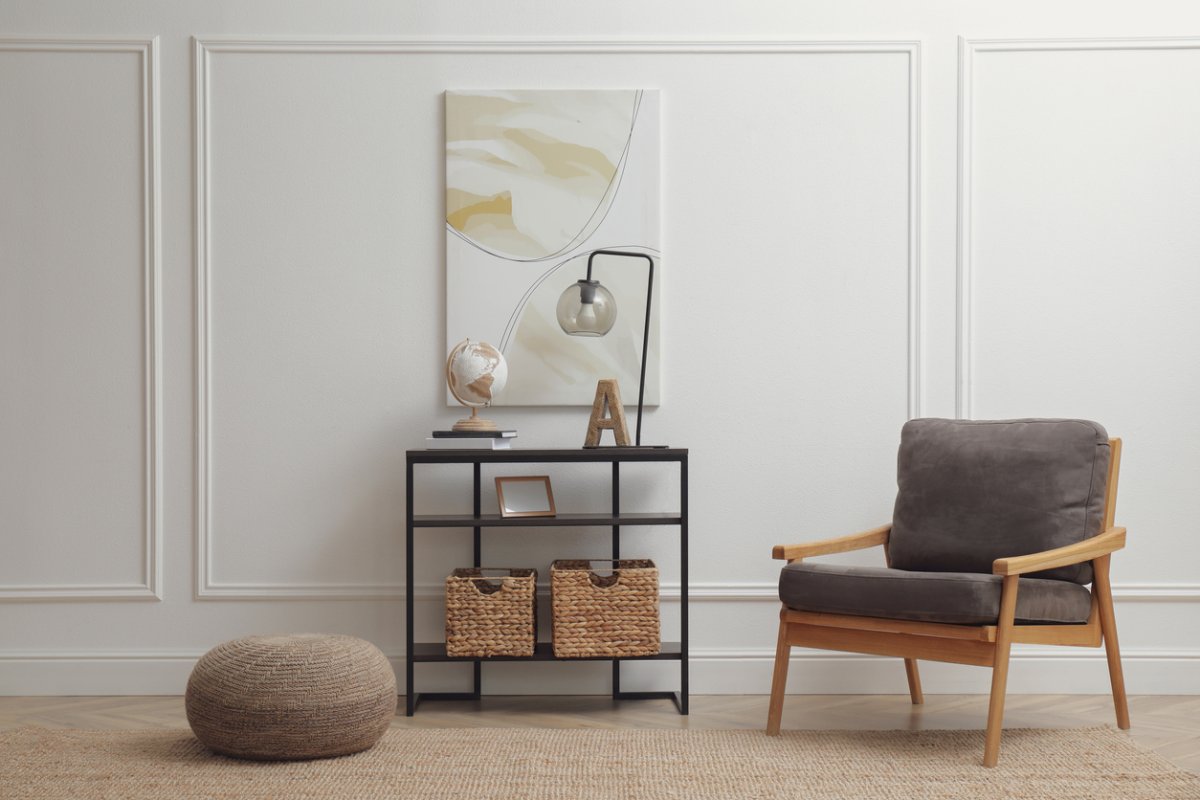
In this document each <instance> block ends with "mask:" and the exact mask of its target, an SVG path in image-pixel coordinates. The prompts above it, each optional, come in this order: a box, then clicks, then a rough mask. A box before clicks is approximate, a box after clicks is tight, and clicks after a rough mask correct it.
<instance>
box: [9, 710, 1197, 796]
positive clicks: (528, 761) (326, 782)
mask: <svg viewBox="0 0 1200 800" xmlns="http://www.w3.org/2000/svg"><path fill="white" fill-rule="evenodd" d="M982 747H983V734H982V732H980V731H952V730H933V731H907V730H894V731H788V732H785V734H784V735H783V736H781V737H778V738H771V737H767V736H765V735H763V733H762V731H758V730H675V729H659V730H613V729H595V728H585V729H580V728H576V729H556V730H544V729H507V728H469V729H462V728H443V729H406V728H393V729H391V730H390V731H388V733H387V734H386V735H385V736H384V739H383V740H382V741H381V742H380V743H379V745H377V746H376V747H375V748H374V749H372V750H370V751H367V752H365V753H361V754H358V755H355V756H347V757H344V758H337V759H329V760H323V761H308V762H288V763H255V762H246V761H238V760H235V759H228V758H222V757H220V756H215V755H212V754H211V753H209V752H208V751H207V750H205V749H204V748H203V746H201V745H200V744H199V743H198V742H196V740H195V739H194V738H193V737H192V736H191V733H190V732H189V731H187V730H140V731H83V730H62V729H58V730H55V729H43V728H22V729H18V730H15V731H8V732H3V733H0V796H2V797H3V798H5V800H17V798H22V799H24V798H29V799H30V800H42V799H49V798H123V800H141V799H142V798H166V797H170V798H189V797H204V798H282V797H287V798H321V797H334V798H342V797H345V798H365V799H366V800H373V798H393V797H403V798H413V799H414V800H439V799H440V798H456V799H459V798H463V797H468V798H471V800H490V799H491V798H496V799H497V800H499V798H504V799H505V800H512V799H513V798H523V799H525V798H527V799H528V800H539V799H541V798H546V799H551V798H552V799H553V800H575V799H576V798H585V797H586V798H589V800H592V799H594V798H646V799H647V800H666V799H667V798H689V800H692V799H693V798H695V799H700V800H703V799H704V798H721V800H726V799H729V800H732V799H733V798H754V799H755V800H766V799H768V798H785V797H786V798H798V797H804V798H859V797H870V798H904V800H912V799H913V798H972V797H978V798H993V797H1004V798H1021V799H1023V798H1031V799H1032V798H1038V799H1039V800H1040V799H1041V798H1054V800H1067V799H1068V798H1089V800H1108V798H1120V800H1140V799H1141V798H1146V799H1147V800H1150V799H1151V798H1153V800H1200V778H1197V777H1196V776H1193V775H1191V774H1190V773H1188V772H1185V771H1183V770H1181V769H1179V768H1177V767H1175V766H1173V765H1172V764H1170V763H1169V762H1168V761H1166V759H1164V758H1162V757H1161V756H1159V755H1157V754H1155V753H1151V752H1147V751H1145V750H1142V749H1141V748H1139V747H1138V746H1136V745H1135V744H1133V743H1132V742H1131V741H1129V739H1128V737H1127V736H1126V735H1125V734H1121V733H1118V732H1116V731H1114V730H1112V729H1110V728H1087V729H1065V730H1064V729H1013V730H1007V731H1005V732H1004V741H1003V744H1002V750H1001V761H1000V766H999V767H997V768H996V769H985V768H983V767H982V766H980V764H979V758H980V753H981V752H982Z"/></svg>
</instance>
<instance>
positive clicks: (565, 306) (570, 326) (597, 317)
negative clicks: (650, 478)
mask: <svg viewBox="0 0 1200 800" xmlns="http://www.w3.org/2000/svg"><path fill="white" fill-rule="evenodd" d="M596 256H619V257H621V258H644V259H646V266H647V267H648V268H649V272H648V277H647V278H646V329H645V330H644V331H643V332H642V373H641V378H640V380H639V381H638V406H637V433H636V434H635V437H634V446H635V447H640V446H641V444H642V401H643V399H644V397H645V394H646V354H647V352H648V351H649V349H650V299H651V297H652V296H653V292H654V259H653V258H651V257H650V256H648V255H646V254H645V253H626V252H622V251H620V250H593V251H592V253H591V255H589V256H588V261H587V277H586V278H584V279H582V280H579V281H576V282H575V283H573V284H571V285H570V286H568V287H567V288H566V289H565V290H564V291H563V293H562V296H560V297H559V298H558V309H557V311H556V312H555V313H556V316H557V317H558V324H559V327H561V328H562V329H563V332H565V333H567V334H569V335H571V336H604V335H605V334H606V333H608V332H609V331H610V330H612V326H613V323H614V322H616V321H617V301H616V300H615V299H614V298H613V296H612V292H610V291H609V290H608V289H606V288H604V286H602V285H601V284H600V281H598V280H595V279H593V278H592V261H593V259H595V258H596Z"/></svg>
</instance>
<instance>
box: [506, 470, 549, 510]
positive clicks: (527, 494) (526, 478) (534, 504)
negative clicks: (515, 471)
mask: <svg viewBox="0 0 1200 800" xmlns="http://www.w3.org/2000/svg"><path fill="white" fill-rule="evenodd" d="M496 501H497V503H498V504H499V505H500V516H502V517H553V516H554V514H555V511H554V492H553V491H551V489H550V476H549V475H520V476H511V477H505V478H496Z"/></svg>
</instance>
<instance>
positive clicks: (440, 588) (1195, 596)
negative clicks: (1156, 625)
mask: <svg viewBox="0 0 1200 800" xmlns="http://www.w3.org/2000/svg"><path fill="white" fill-rule="evenodd" d="M216 591H217V592H220V594H213V595H209V596H210V597H221V598H224V599H238V600H314V599H324V600H398V601H400V602H403V601H404V586H403V585H402V584H400V585H391V584H364V585H355V584H319V585H314V584H290V583H277V584H254V585H248V584H232V585H231V584H219V585H217V587H216ZM537 593H538V596H539V597H543V598H549V597H550V587H549V585H548V584H546V583H539V584H538V590H537ZM659 597H660V599H661V600H662V601H663V602H671V603H677V602H679V600H680V590H679V584H678V583H663V584H662V585H661V586H660V589H659ZM444 598H445V587H444V585H443V584H441V583H435V582H425V583H419V584H417V585H416V586H414V587H413V599H414V600H416V601H417V602H422V603H441V602H442V601H443V600H444ZM1113 599H1114V600H1116V601H1117V602H1142V603H1147V602H1148V603H1194V602H1200V583H1125V584H1114V585H1113ZM744 602H754V603H770V604H772V605H774V604H776V603H778V602H779V589H778V586H777V585H776V584H775V583H765V582H764V583H716V582H709V583H692V584H691V585H690V586H689V591H688V603H689V604H692V603H744Z"/></svg>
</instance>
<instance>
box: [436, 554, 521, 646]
mask: <svg viewBox="0 0 1200 800" xmlns="http://www.w3.org/2000/svg"><path fill="white" fill-rule="evenodd" d="M536 643H537V570H533V569H510V568H508V567H503V568H499V567H488V568H482V569H481V568H478V567H475V568H471V567H468V568H465V569H456V570H454V572H452V573H450V576H449V577H448V578H446V655H448V656H454V657H458V658H486V657H488V656H518V657H521V656H524V657H528V656H532V655H533V650H534V645H535V644H536Z"/></svg>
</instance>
